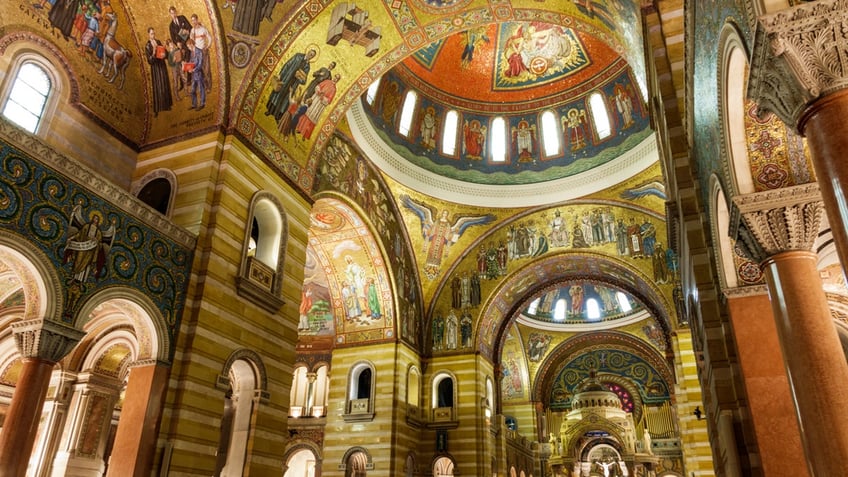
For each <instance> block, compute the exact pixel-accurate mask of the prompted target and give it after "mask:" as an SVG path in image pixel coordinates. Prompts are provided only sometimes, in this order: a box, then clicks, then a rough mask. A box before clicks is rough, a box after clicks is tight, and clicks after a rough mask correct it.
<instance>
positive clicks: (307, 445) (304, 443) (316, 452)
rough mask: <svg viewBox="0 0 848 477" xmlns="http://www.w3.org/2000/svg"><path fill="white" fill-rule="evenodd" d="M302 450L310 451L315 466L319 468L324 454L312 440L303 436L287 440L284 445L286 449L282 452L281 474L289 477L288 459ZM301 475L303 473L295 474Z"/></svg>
mask: <svg viewBox="0 0 848 477" xmlns="http://www.w3.org/2000/svg"><path fill="white" fill-rule="evenodd" d="M303 451H308V452H311V453H312V455H313V456H315V468H316V469H320V468H321V465H322V462H323V461H324V455H323V453H322V452H321V447H320V446H318V444H316V443H315V442H314V441H311V440H309V439H304V438H300V437H298V438H295V439H293V440H291V441H289V443H288V445H287V446H286V450H285V451H284V452H283V476H284V477H290V474H289V470H290V465H289V463H290V459H291V458H292V457H294V455H295V454H297V453H299V452H303ZM297 475H303V474H297Z"/></svg>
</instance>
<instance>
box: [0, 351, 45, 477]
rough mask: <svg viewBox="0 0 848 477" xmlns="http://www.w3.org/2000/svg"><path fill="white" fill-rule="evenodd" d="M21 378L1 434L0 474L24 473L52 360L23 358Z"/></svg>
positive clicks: (10, 476)
mask: <svg viewBox="0 0 848 477" xmlns="http://www.w3.org/2000/svg"><path fill="white" fill-rule="evenodd" d="M21 361H22V362H23V366H22V369H21V374H20V377H19V378H18V382H17V384H16V386H15V393H14V394H13V395H12V403H11V405H9V412H8V413H7V414H6V420H5V422H4V423H3V432H2V433H0V477H19V476H21V477H22V476H24V475H26V471H27V465H28V464H29V456H30V454H32V447H33V445H34V444H35V436H36V432H37V431H38V423H39V420H40V418H41V407H42V406H43V405H44V397H45V396H46V395H47V388H48V386H49V385H50V375H51V374H52V373H53V366H54V365H55V364H56V363H54V362H50V361H46V360H44V359H41V358H23V359H22V360H21Z"/></svg>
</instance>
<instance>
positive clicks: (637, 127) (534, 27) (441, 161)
mask: <svg viewBox="0 0 848 477" xmlns="http://www.w3.org/2000/svg"><path fill="white" fill-rule="evenodd" d="M596 34H597V31H596V32H594V33H590V32H587V31H583V30H581V29H579V28H571V27H568V26H564V25H555V24H550V23H546V22H542V21H530V22H521V21H511V22H503V23H497V24H489V25H485V26H479V27H475V28H471V29H468V30H464V31H461V32H457V33H454V34H452V35H450V36H447V37H445V38H443V39H441V40H437V41H434V42H432V43H430V44H428V45H427V46H425V47H423V48H421V49H419V50H417V51H416V52H415V53H414V54H412V55H410V56H409V57H407V58H406V59H405V60H403V61H402V62H401V63H400V64H399V65H397V66H396V67H394V68H392V69H391V70H389V71H387V72H386V73H384V74H383V75H382V77H381V78H380V80H379V83H375V84H374V85H372V87H371V88H370V89H369V91H368V92H367V93H366V94H365V95H363V97H362V101H361V103H360V104H358V105H355V106H354V107H353V109H352V111H351V114H350V117H349V119H350V122H351V128H352V132H353V134H354V136H355V137H357V139H358V140H359V143H360V144H364V145H366V146H365V148H366V149H367V150H368V153H369V154H368V155H369V157H372V158H375V162H377V163H378V164H379V165H380V168H381V169H382V170H383V171H384V172H386V173H387V174H389V175H390V176H392V177H393V178H395V179H396V180H399V181H400V182H402V183H404V184H406V185H408V186H410V187H413V188H415V189H418V190H421V189H420V187H419V186H420V185H421V184H426V183H431V184H432V183H433V182H434V180H438V181H440V182H439V186H440V187H438V189H440V190H446V191H451V190H456V191H459V193H460V194H466V195H472V196H473V195H477V196H485V195H486V193H485V192H478V191H477V190H476V189H471V190H469V189H467V188H466V187H465V186H466V185H471V186H472V187H475V186H478V185H479V186H480V188H481V189H484V188H485V187H488V186H493V185H494V186H519V187H525V188H527V187H532V186H536V185H538V184H548V185H550V184H551V183H552V182H554V181H559V180H562V179H567V178H574V179H576V181H577V182H579V183H580V185H581V186H583V188H581V189H580V193H581V194H586V193H589V192H592V191H591V190H587V189H585V186H587V185H588V184H591V183H593V182H595V180H596V179H603V180H604V182H605V183H606V184H608V183H609V181H610V173H609V172H604V173H602V174H599V175H596V176H595V177H593V178H591V179H587V177H586V173H587V172H589V171H596V172H597V171H598V170H599V168H600V167H601V166H604V165H607V168H609V167H610V166H609V165H610V163H612V162H613V161H616V160H619V159H622V158H624V159H623V160H624V161H631V162H632V161H633V157H637V156H638V157H639V158H644V157H650V160H654V159H655V157H654V156H653V155H651V154H650V153H648V154H646V153H645V151H644V146H645V145H646V144H653V132H652V131H651V129H650V125H649V115H648V111H647V108H646V106H645V105H644V102H643V98H642V95H641V93H640V88H639V83H638V81H637V80H636V76H635V75H634V72H633V69H632V68H631V66H630V65H629V64H628V62H627V61H626V60H625V59H624V58H623V57H622V56H621V55H620V54H619V53H618V52H616V50H614V49H613V48H612V47H610V45H609V44H608V43H607V42H606V41H604V40H602V39H601V38H599V37H598V36H596ZM409 105H411V106H409ZM365 118H367V120H366V119H365ZM633 150H639V153H638V154H628V153H629V152H631V151H633ZM410 166H413V167H410ZM644 167H645V164H644V163H640V165H639V167H638V168H639V169H643V168H644ZM616 169H621V167H617V168H616ZM633 173H634V171H633V170H628V171H627V175H628V176H629V175H632V174H633ZM421 175H424V176H427V177H426V178H424V179H420V180H419V179H417V177H418V176H421ZM435 178H438V179H435ZM410 179H411V180H410ZM416 180H417V181H418V182H419V184H415V183H414V182H415V181H416ZM445 180H447V183H446V182H445ZM450 182H453V184H450ZM459 184H463V185H462V186H460V185H459ZM431 189H432V188H431ZM570 189H572V187H568V186H565V187H564V186H562V185H557V186H556V187H554V188H553V189H552V190H551V191H550V193H554V194H557V195H558V200H562V199H563V196H562V192H563V190H566V191H567V190H570ZM576 190H577V188H575V191H576ZM498 195H502V196H503V195H507V196H509V197H510V198H512V199H515V197H516V194H513V193H511V192H505V191H504V190H502V189H499V190H498ZM527 196H528V197H529V198H530V199H529V200H531V201H532V200H534V199H533V198H535V200H540V201H545V200H548V199H547V198H545V199H540V197H544V196H545V193H540V192H539V191H538V190H536V189H533V190H532V192H529V193H527ZM443 198H445V199H449V200H454V201H456V202H461V203H471V204H475V205H476V204H478V203H479V204H480V205H483V204H485V205H487V206H492V205H493V202H492V201H490V200H488V199H480V200H475V199H473V198H471V199H469V198H467V197H462V198H460V197H447V196H446V197H443ZM515 205H519V204H516V202H514V201H511V202H510V203H509V204H507V205H505V206H515ZM522 205H530V204H527V203H524V204H522Z"/></svg>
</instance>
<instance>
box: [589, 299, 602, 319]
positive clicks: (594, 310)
mask: <svg viewBox="0 0 848 477" xmlns="http://www.w3.org/2000/svg"><path fill="white" fill-rule="evenodd" d="M586 316H587V317H588V318H589V319H590V320H597V319H599V318H600V317H601V308H600V307H599V306H598V300H596V299H594V298H589V299H588V300H586Z"/></svg>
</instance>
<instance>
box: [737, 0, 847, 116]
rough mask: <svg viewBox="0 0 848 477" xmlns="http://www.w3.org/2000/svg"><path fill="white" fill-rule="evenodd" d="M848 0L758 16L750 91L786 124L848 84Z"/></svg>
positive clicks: (821, 1) (830, 0)
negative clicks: (819, 99) (808, 107)
mask: <svg viewBox="0 0 848 477" xmlns="http://www.w3.org/2000/svg"><path fill="white" fill-rule="evenodd" d="M846 25H848V0H818V1H816V2H811V3H805V4H802V5H798V6H795V7H791V8H787V9H785V10H781V11H779V12H776V13H771V14H768V15H763V16H761V17H760V18H759V21H758V22H757V30H756V33H755V36H754V51H753V55H752V58H751V76H750V79H749V84H748V97H749V98H751V99H752V100H754V101H755V102H756V103H757V104H758V105H759V109H760V114H761V115H762V114H763V113H764V112H765V111H771V112H773V113H774V114H776V115H777V116H778V117H780V119H782V120H783V122H784V123H786V124H787V125H788V126H790V127H792V128H795V129H797V127H798V121H799V119H800V118H801V115H802V114H803V112H804V110H805V109H806V108H807V105H809V104H810V103H811V102H812V101H814V100H816V99H818V98H819V97H822V96H826V95H828V94H830V93H833V92H835V91H838V90H841V89H845V88H848V28H846Z"/></svg>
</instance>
